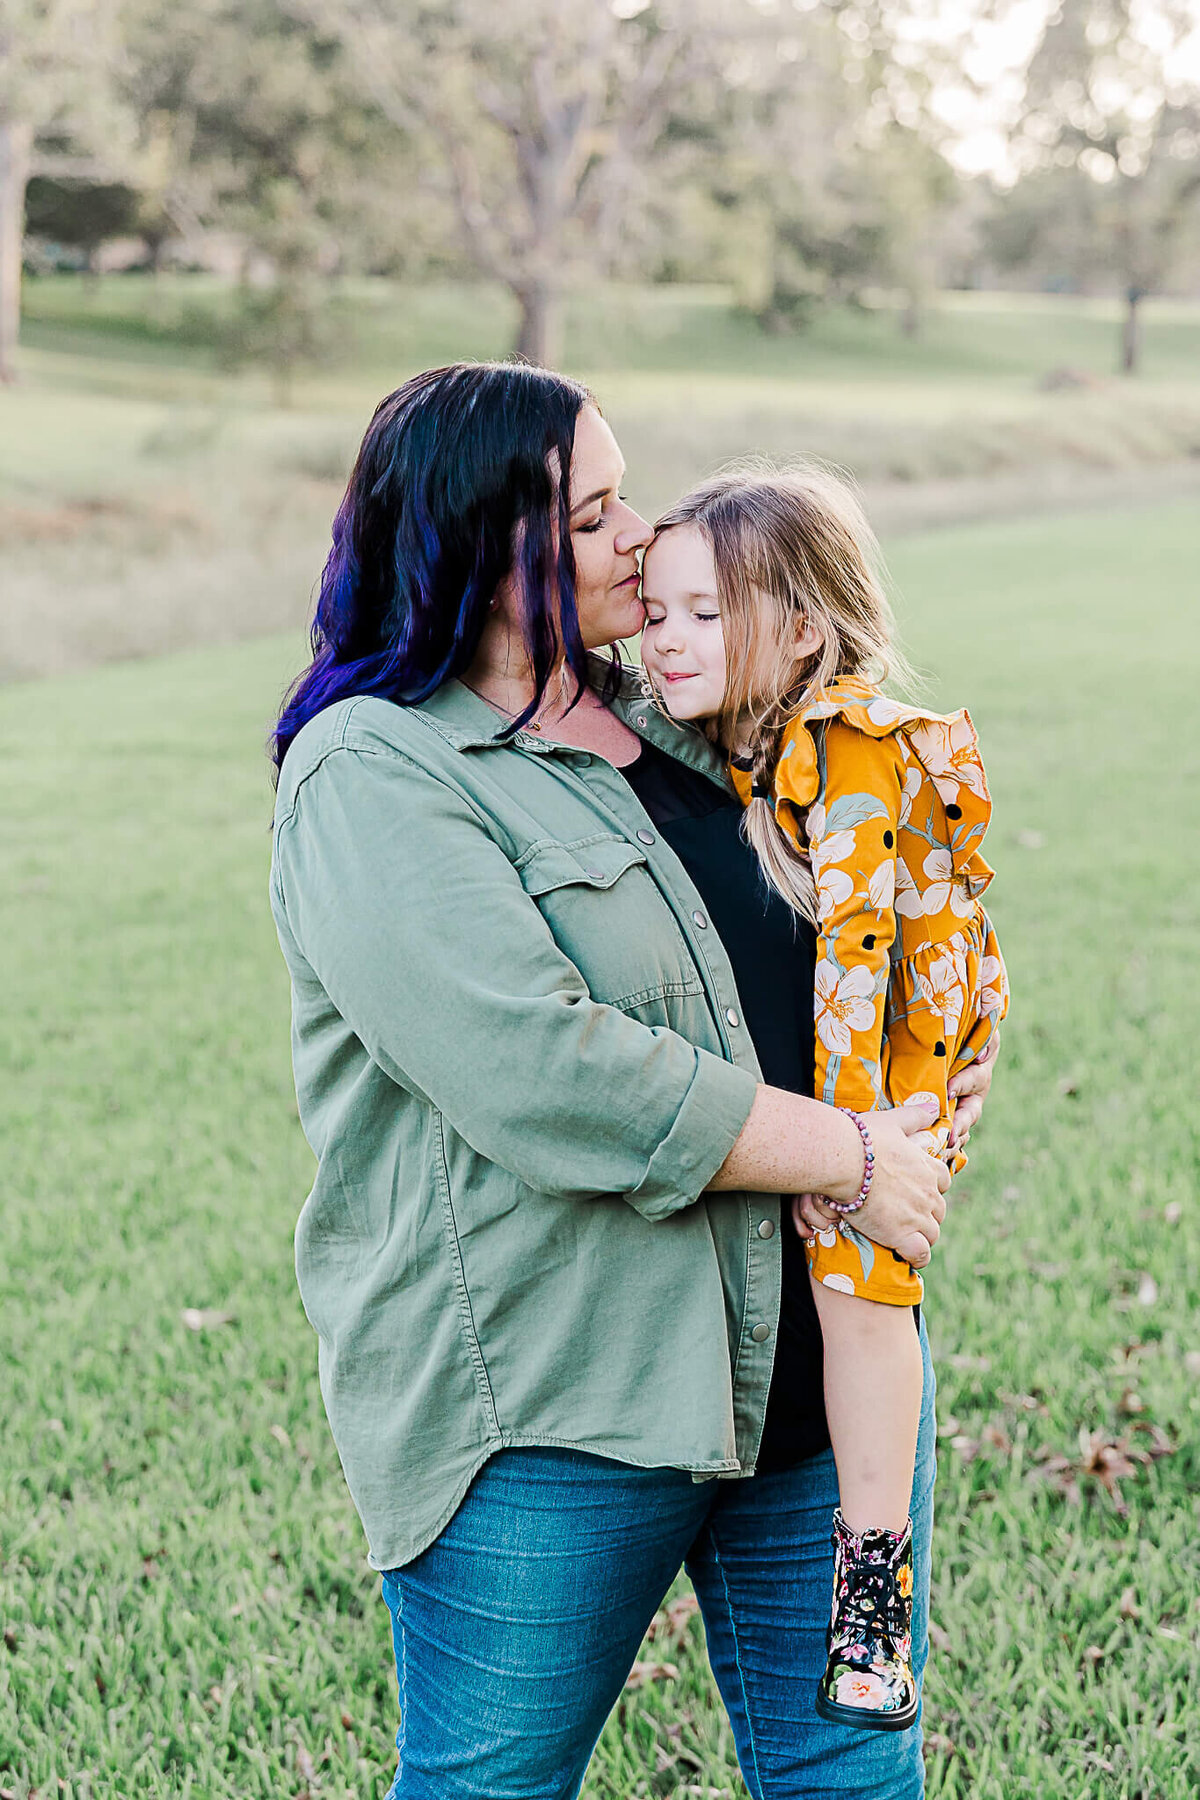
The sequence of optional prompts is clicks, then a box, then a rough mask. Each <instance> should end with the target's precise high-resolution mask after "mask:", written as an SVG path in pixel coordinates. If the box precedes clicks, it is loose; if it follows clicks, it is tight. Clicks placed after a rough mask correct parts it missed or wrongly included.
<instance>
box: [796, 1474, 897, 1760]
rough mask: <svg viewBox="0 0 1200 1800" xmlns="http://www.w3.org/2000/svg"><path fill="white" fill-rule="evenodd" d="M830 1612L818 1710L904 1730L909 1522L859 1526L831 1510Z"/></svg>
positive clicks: (846, 1720)
mask: <svg viewBox="0 0 1200 1800" xmlns="http://www.w3.org/2000/svg"><path fill="white" fill-rule="evenodd" d="M833 1557H834V1561H833V1617H832V1619H831V1621H830V1626H829V1661H828V1662H827V1664H826V1665H825V1673H824V1675H823V1676H822V1677H821V1681H820V1684H819V1686H818V1688H817V1711H818V1712H819V1713H820V1715H821V1717H822V1718H823V1719H830V1720H832V1721H833V1722H834V1723H835V1724H838V1725H860V1726H864V1727H865V1728H866V1729H867V1730H868V1731H905V1730H907V1728H908V1727H909V1726H910V1725H912V1724H913V1723H914V1721H915V1720H916V1716H917V1703H918V1699H919V1695H918V1692H917V1680H916V1676H915V1675H914V1674H913V1671H912V1591H913V1564H912V1520H911V1519H910V1520H909V1522H908V1524H907V1525H906V1526H905V1528H904V1530H903V1531H864V1532H861V1533H860V1534H859V1535H858V1536H856V1535H855V1534H854V1532H852V1531H851V1530H849V1528H848V1527H847V1525H846V1522H845V1520H844V1519H843V1518H842V1514H841V1509H840V1508H839V1509H838V1510H837V1511H836V1512H835V1513H834V1515H833Z"/></svg>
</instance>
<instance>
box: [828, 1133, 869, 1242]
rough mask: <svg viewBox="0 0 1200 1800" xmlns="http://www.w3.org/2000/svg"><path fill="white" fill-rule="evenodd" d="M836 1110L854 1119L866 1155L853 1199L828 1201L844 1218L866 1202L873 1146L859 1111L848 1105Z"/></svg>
mask: <svg viewBox="0 0 1200 1800" xmlns="http://www.w3.org/2000/svg"><path fill="white" fill-rule="evenodd" d="M838 1111H839V1112H843V1113H845V1115H846V1117H847V1118H848V1119H853V1120H854V1123H855V1125H856V1127H857V1128H858V1135H859V1137H860V1138H861V1139H862V1141H863V1151H864V1153H865V1156H866V1166H865V1167H864V1169H863V1179H862V1186H861V1187H860V1188H859V1190H858V1193H857V1194H856V1195H855V1196H854V1199H853V1200H830V1202H829V1204H830V1206H832V1208H833V1210H834V1212H838V1213H841V1214H842V1216H843V1218H844V1217H845V1216H846V1214H847V1213H856V1212H857V1211H858V1209H859V1207H860V1206H864V1205H865V1204H866V1199H867V1195H868V1194H869V1193H870V1191H871V1183H872V1182H873V1181H874V1179H875V1146H874V1145H873V1144H872V1142H871V1134H870V1132H869V1131H868V1130H867V1127H866V1124H865V1122H864V1120H863V1116H862V1114H861V1113H856V1112H852V1111H851V1109H850V1108H849V1107H848V1106H839V1107H838Z"/></svg>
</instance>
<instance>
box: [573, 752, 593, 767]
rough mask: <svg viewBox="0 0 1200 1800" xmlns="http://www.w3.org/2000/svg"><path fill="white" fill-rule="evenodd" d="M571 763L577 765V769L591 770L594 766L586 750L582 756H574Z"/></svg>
mask: <svg viewBox="0 0 1200 1800" xmlns="http://www.w3.org/2000/svg"><path fill="white" fill-rule="evenodd" d="M571 761H572V762H573V763H574V764H575V767H576V768H577V769H590V768H591V766H592V759H591V757H590V756H589V755H588V753H587V751H586V750H585V751H584V752H583V754H582V755H581V756H573V757H572V758H571Z"/></svg>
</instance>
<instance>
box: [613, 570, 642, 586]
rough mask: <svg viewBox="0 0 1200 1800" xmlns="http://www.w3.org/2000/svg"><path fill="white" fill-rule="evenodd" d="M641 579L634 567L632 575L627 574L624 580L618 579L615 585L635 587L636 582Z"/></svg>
mask: <svg viewBox="0 0 1200 1800" xmlns="http://www.w3.org/2000/svg"><path fill="white" fill-rule="evenodd" d="M641 579H642V578H641V576H640V575H639V574H638V572H637V570H636V569H635V570H634V571H633V574H632V575H627V576H626V577H625V579H624V581H618V583H617V587H618V588H627V587H636V586H637V584H638V582H639V581H640V580H641Z"/></svg>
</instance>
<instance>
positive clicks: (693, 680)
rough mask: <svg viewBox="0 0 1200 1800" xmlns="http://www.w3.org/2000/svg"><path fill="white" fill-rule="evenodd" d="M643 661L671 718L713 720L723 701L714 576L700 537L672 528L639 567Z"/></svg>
mask: <svg viewBox="0 0 1200 1800" xmlns="http://www.w3.org/2000/svg"><path fill="white" fill-rule="evenodd" d="M642 604H643V606H644V607H645V609H646V624H645V628H644V630H643V632H642V661H643V663H644V664H645V666H646V670H647V673H648V674H649V676H650V678H651V680H652V681H653V682H654V685H655V687H656V688H657V689H658V692H659V694H660V695H661V696H662V701H663V705H664V706H665V707H666V709H667V711H668V712H669V713H670V715H671V717H672V718H673V719H711V718H714V717H715V716H716V715H717V714H718V713H719V712H720V711H721V710H722V706H723V704H724V700H725V635H724V632H723V631H722V629H721V610H720V606H719V604H718V601H717V572H716V569H715V568H714V566H713V555H712V551H711V549H710V548H709V545H708V540H707V539H706V538H705V536H704V534H703V532H701V531H699V530H698V529H697V528H696V526H694V525H672V526H671V527H670V528H669V530H667V531H664V532H663V533H662V535H661V536H660V537H656V538H655V540H654V542H653V543H652V544H651V546H650V548H649V549H648V550H647V552H646V555H645V559H644V561H643V563H642Z"/></svg>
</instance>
